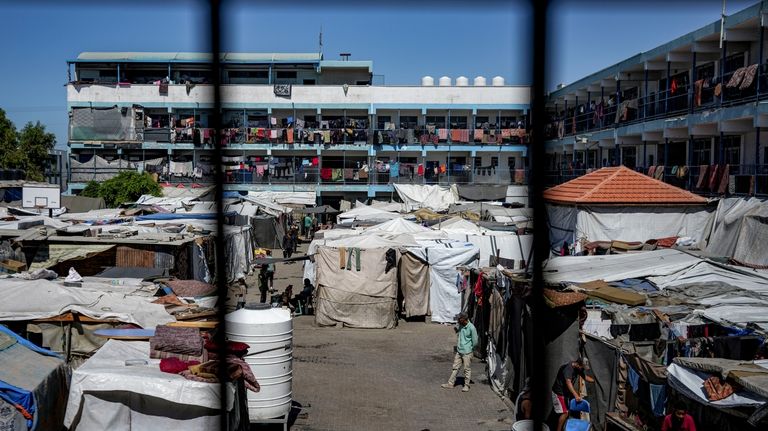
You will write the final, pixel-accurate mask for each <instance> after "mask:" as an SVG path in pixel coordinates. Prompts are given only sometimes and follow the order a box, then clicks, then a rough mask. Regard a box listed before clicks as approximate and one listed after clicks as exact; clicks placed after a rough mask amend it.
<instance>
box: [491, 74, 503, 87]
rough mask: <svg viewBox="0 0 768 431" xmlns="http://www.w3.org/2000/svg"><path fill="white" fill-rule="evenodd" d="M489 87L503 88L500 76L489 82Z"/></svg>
mask: <svg viewBox="0 0 768 431" xmlns="http://www.w3.org/2000/svg"><path fill="white" fill-rule="evenodd" d="M491 85H493V86H494V87H502V86H504V78H502V77H501V76H494V77H493V79H492V80H491Z"/></svg>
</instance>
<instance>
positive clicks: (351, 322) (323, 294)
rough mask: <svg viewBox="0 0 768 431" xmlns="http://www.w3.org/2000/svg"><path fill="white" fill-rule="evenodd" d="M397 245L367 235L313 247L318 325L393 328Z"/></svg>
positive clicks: (398, 243)
mask: <svg viewBox="0 0 768 431" xmlns="http://www.w3.org/2000/svg"><path fill="white" fill-rule="evenodd" d="M400 246H401V243H400V242H396V241H391V240H387V239H384V238H380V237H377V236H372V235H366V236H354V237H348V238H342V239H340V240H337V241H334V242H332V245H319V246H317V247H316V250H315V252H314V253H313V256H314V265H313V266H314V268H315V274H316V276H315V278H316V286H317V294H316V301H317V306H316V309H315V321H316V322H317V324H318V325H321V326H329V325H336V324H337V323H341V324H342V325H344V326H347V327H352V328H393V327H394V326H395V324H396V323H397V316H396V314H395V307H396V303H397V262H398V260H399V251H398V249H399V247H400Z"/></svg>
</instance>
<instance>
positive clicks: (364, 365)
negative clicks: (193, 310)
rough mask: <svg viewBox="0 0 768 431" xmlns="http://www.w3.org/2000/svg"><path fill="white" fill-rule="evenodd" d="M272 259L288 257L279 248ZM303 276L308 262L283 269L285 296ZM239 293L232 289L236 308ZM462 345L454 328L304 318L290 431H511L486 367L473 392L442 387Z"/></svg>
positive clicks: (254, 296)
mask: <svg viewBox="0 0 768 431" xmlns="http://www.w3.org/2000/svg"><path fill="white" fill-rule="evenodd" d="M306 247H307V244H302V245H301V246H300V247H299V253H298V254H300V255H302V254H304V253H305V251H306ZM273 255H274V256H282V254H281V252H280V251H279V250H274V251H273ZM302 271H303V265H302V263H301V262H297V263H285V264H284V263H279V264H277V265H276V268H275V279H274V287H275V289H276V290H277V291H278V293H282V291H283V290H284V289H285V287H286V286H287V285H289V284H293V286H294V289H293V290H294V293H297V292H298V291H300V290H301V286H302V284H303V283H302ZM246 285H247V286H248V288H247V294H246V295H245V301H246V302H258V301H259V296H260V294H259V291H258V284H257V279H256V277H255V276H252V277H249V278H248V280H247V281H246ZM237 290H238V289H234V290H231V291H230V295H229V296H230V299H229V301H228V302H229V304H230V305H231V306H232V307H234V305H235V304H236V302H237V300H236V298H235V294H236V293H237ZM240 290H241V289H240ZM455 342H456V339H455V334H454V331H453V328H452V326H450V325H439V324H433V323H425V322H406V321H402V320H401V321H400V323H399V324H398V326H397V327H396V328H395V329H390V330H386V329H381V330H378V329H350V328H340V327H336V328H321V327H317V326H316V325H315V324H314V317H313V316H310V315H305V316H297V317H296V318H295V319H294V358H293V360H294V361H293V396H294V408H293V410H292V414H291V420H290V422H289V423H290V425H291V428H290V429H292V430H303V431H310V430H312V431H320V430H329V431H330V430H334V431H336V430H379V429H381V430H509V429H510V428H511V426H512V418H511V416H512V412H511V411H509V410H508V409H507V407H506V405H505V404H504V403H503V402H502V401H501V399H500V398H499V397H498V396H497V395H496V394H495V393H494V392H493V391H492V390H491V388H490V386H488V380H487V376H486V373H485V364H484V363H481V362H480V361H479V360H475V361H473V363H472V372H473V374H472V382H473V384H472V387H471V390H470V391H469V392H467V393H463V392H461V386H457V387H456V388H454V389H443V388H441V387H440V385H441V384H442V383H445V381H446V380H447V379H448V376H449V374H450V372H451V363H452V360H453V346H454V344H455ZM257 378H258V376H257ZM461 380H462V379H461V378H460V379H459V382H461ZM252 429H259V430H261V429H274V430H277V429H282V427H281V426H277V425H271V426H256V425H254V426H253V427H252Z"/></svg>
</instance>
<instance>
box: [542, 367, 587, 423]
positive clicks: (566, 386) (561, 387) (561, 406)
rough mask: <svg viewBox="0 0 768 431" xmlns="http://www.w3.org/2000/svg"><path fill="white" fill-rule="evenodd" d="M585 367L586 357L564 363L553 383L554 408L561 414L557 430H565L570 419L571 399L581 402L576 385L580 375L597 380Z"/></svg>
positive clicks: (585, 378)
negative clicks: (586, 371)
mask: <svg viewBox="0 0 768 431" xmlns="http://www.w3.org/2000/svg"><path fill="white" fill-rule="evenodd" d="M584 368H585V367H584V359H582V358H578V359H576V360H575V361H570V362H567V363H565V364H563V365H562V366H560V369H559V370H557V378H556V379H555V383H553V384H552V408H553V409H554V410H555V413H557V414H558V415H560V417H559V418H558V420H557V431H563V428H564V427H565V422H566V421H567V420H568V403H569V400H570V399H571V398H573V399H574V400H576V402H577V403H580V402H581V395H579V392H578V391H577V390H576V387H575V386H574V383H575V382H576V381H577V379H578V377H582V378H584V380H586V381H587V382H594V381H595V379H593V378H592V377H590V376H588V375H586V373H585V370H584Z"/></svg>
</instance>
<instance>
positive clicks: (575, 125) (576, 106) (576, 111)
mask: <svg viewBox="0 0 768 431" xmlns="http://www.w3.org/2000/svg"><path fill="white" fill-rule="evenodd" d="M578 116H579V95H578V94H577V95H576V101H575V102H574V103H573V116H572V117H571V118H572V120H571V121H573V124H572V125H571V130H576V132H577V133H578V132H579V124H578V122H577V121H576V118H577V117H578Z"/></svg>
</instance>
